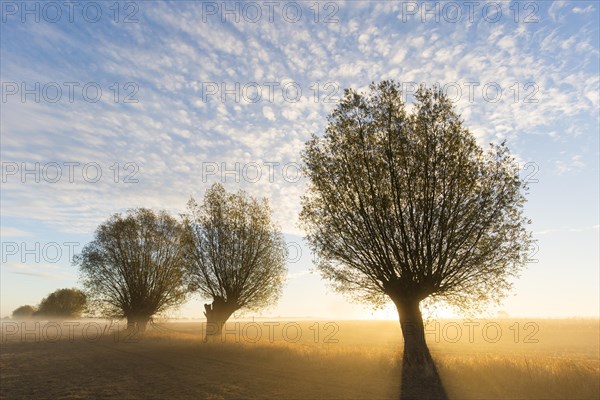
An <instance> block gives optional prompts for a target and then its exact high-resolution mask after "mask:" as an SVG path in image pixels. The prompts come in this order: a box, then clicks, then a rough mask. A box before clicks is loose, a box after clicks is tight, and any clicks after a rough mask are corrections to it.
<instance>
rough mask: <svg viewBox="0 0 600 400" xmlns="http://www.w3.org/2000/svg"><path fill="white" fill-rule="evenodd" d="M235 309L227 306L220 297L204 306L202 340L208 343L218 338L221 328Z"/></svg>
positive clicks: (230, 305) (232, 306)
mask: <svg viewBox="0 0 600 400" xmlns="http://www.w3.org/2000/svg"><path fill="white" fill-rule="evenodd" d="M236 309H237V308H236V307H235V306H234V305H232V304H228V303H227V302H226V301H225V300H224V299H223V298H222V297H216V298H215V299H214V300H213V302H212V304H205V305H204V310H205V311H204V315H205V316H206V336H205V338H204V340H205V341H209V340H214V339H217V338H219V337H220V336H221V332H222V331H223V326H224V325H225V323H226V322H227V320H228V319H229V317H231V314H233V313H234V311H235V310H236Z"/></svg>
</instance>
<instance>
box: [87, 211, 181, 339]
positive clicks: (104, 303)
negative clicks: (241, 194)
mask: <svg viewBox="0 0 600 400" xmlns="http://www.w3.org/2000/svg"><path fill="white" fill-rule="evenodd" d="M184 238H185V235H184V228H183V225H182V224H181V223H180V222H178V221H177V220H176V219H174V218H173V217H171V216H170V215H169V214H167V213H166V212H165V211H160V212H158V213H155V212H154V211H152V210H149V209H144V208H141V209H136V210H130V211H129V212H128V213H127V214H126V215H121V214H115V215H113V216H112V217H111V218H109V219H108V220H107V221H106V222H104V223H103V224H102V225H100V226H99V227H98V228H97V229H96V234H95V238H94V240H93V241H92V242H90V243H88V244H87V245H86V246H85V247H84V248H83V251H82V252H81V254H79V255H77V256H76V257H75V264H77V265H78V266H79V271H80V273H81V278H82V280H83V284H84V287H85V288H86V293H87V295H88V297H89V300H90V301H91V302H92V304H93V305H94V306H95V308H96V311H99V312H100V314H102V315H104V316H106V317H109V318H127V325H128V328H130V329H133V328H135V329H137V330H139V331H144V330H145V329H146V326H147V324H148V321H149V320H150V318H151V317H152V316H153V315H155V314H157V313H160V312H162V311H165V310H166V309H168V308H169V307H173V306H177V305H179V304H181V303H182V302H183V301H184V300H185V297H186V293H187V285H186V281H185V279H184V278H185V264H184V263H185V260H186V257H185V245H184V242H183V241H184Z"/></svg>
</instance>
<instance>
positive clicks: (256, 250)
mask: <svg viewBox="0 0 600 400" xmlns="http://www.w3.org/2000/svg"><path fill="white" fill-rule="evenodd" d="M188 210H189V212H188V214H187V216H186V219H187V226H188V233H189V235H190V240H189V241H188V243H189V244H190V248H189V250H188V255H189V256H190V262H189V265H190V269H189V272H190V274H189V276H190V282H191V286H192V288H193V289H194V290H196V291H197V292H198V293H199V294H200V295H201V296H202V297H203V298H208V299H211V300H212V303H211V304H205V305H204V308H205V312H204V314H205V315H206V320H207V330H206V338H207V339H208V338H209V337H211V336H212V337H215V336H216V335H220V334H221V331H222V328H223V325H224V324H225V322H226V321H227V320H228V319H229V317H230V316H231V315H232V314H233V313H234V312H235V311H237V310H240V309H247V310H258V309H261V308H263V307H265V306H268V305H270V304H273V303H274V302H275V301H276V300H277V299H278V298H279V295H280V293H281V288H282V286H283V282H284V280H285V275H286V272H287V268H286V265H285V259H286V254H287V247H286V244H285V241H284V239H283V235H282V234H281V232H280V230H279V228H278V227H277V226H276V225H275V224H274V223H273V222H272V221H271V209H270V207H269V204H268V202H267V200H266V199H262V200H260V201H259V200H257V199H255V198H253V197H251V196H249V195H248V194H247V193H245V192H244V191H239V192H238V193H235V194H233V193H227V192H226V191H225V188H224V187H223V186H222V185H221V184H214V185H213V186H212V187H211V188H210V189H209V190H208V191H207V192H206V194H205V197H204V202H203V204H201V205H199V204H197V203H196V202H195V201H194V199H191V200H190V202H189V203H188Z"/></svg>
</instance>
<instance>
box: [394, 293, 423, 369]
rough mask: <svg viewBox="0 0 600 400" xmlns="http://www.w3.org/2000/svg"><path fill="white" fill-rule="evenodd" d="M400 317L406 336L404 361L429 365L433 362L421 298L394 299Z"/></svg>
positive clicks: (403, 334) (404, 335)
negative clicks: (426, 334) (421, 307)
mask: <svg viewBox="0 0 600 400" xmlns="http://www.w3.org/2000/svg"><path fill="white" fill-rule="evenodd" d="M394 304H396V308H397V309H398V316H399V317H400V327H401V328H402V336H403V337H404V361H405V362H410V363H415V364H421V365H428V364H430V362H431V356H430V355H429V349H428V348H427V343H426V342H425V326H424V325H423V316H422V315H421V309H420V308H419V300H416V299H394Z"/></svg>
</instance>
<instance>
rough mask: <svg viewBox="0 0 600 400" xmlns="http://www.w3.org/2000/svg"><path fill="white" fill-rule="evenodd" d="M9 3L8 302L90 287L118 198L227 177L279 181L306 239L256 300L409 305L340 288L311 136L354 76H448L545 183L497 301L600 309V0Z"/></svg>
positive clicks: (491, 133)
mask: <svg viewBox="0 0 600 400" xmlns="http://www.w3.org/2000/svg"><path fill="white" fill-rule="evenodd" d="M0 4H1V11H2V21H1V25H0V36H1V37H0V81H1V84H2V86H1V96H2V99H1V102H0V107H1V109H0V129H1V151H0V156H1V163H2V182H1V185H2V189H1V195H0V200H1V204H0V208H1V223H0V225H1V242H2V260H1V261H2V264H1V268H0V278H1V283H0V290H1V296H0V300H1V304H0V316H2V317H4V316H8V315H10V313H11V312H12V310H14V309H15V308H17V307H18V306H20V305H23V304H32V305H35V304H38V303H39V302H40V300H41V299H42V298H43V297H44V296H46V295H47V294H49V293H50V292H52V291H54V290H56V289H58V288H63V287H78V286H80V283H79V281H78V274H77V269H76V268H75V267H74V266H72V265H71V258H72V256H73V255H74V254H77V253H78V252H79V251H81V249H82V247H83V246H84V245H85V244H86V243H88V242H89V241H91V240H92V239H93V234H94V230H95V229H96V227H97V226H98V225H99V224H101V223H102V222H103V221H105V220H106V219H107V218H108V217H109V216H110V215H112V214H113V213H116V212H124V211H126V210H128V209H130V208H136V207H150V208H154V209H166V210H168V211H169V212H171V213H172V214H173V215H177V214H179V213H182V212H184V211H185V207H186V203H187V201H188V200H189V198H190V197H194V198H196V199H197V200H200V199H202V197H203V195H204V191H205V190H206V189H207V188H208V187H210V185H212V184H213V183H215V182H222V183H223V184H224V185H225V187H226V188H227V189H228V190H230V191H237V190H238V189H240V188H241V189H244V190H246V191H247V192H249V193H250V194H251V195H253V196H257V197H263V196H264V197H267V198H268V199H269V201H270V203H271V206H272V208H273V218H274V220H275V221H276V222H277V223H278V224H279V225H280V226H281V229H282V231H283V232H284V234H285V238H286V241H287V243H288V248H289V253H290V254H289V256H288V260H287V265H288V270H289V275H288V279H287V283H286V286H285V288H284V290H283V295H282V297H281V299H280V301H279V302H278V303H277V304H276V305H275V306H273V307H270V308H268V309H266V310H263V311H262V312H258V313H253V314H251V315H252V316H263V317H292V318H302V317H307V318H325V319H327V318H335V319H362V318H397V314H395V312H394V310H393V309H392V308H391V307H389V306H388V307H387V308H385V309H383V310H376V311H374V310H372V309H371V308H370V307H369V306H368V305H364V304H361V303H360V302H358V303H357V302H350V301H348V299H347V298H346V297H343V296H342V295H339V294H337V293H335V292H333V290H332V289H331V288H330V287H329V286H328V284H327V282H325V281H323V280H322V279H321V277H320V276H319V274H318V272H316V271H315V267H314V263H313V259H314V257H313V255H312V254H311V253H310V251H309V249H308V247H307V245H306V242H305V241H304V240H303V236H304V232H303V231H302V230H301V229H300V227H299V225H298V213H299V211H300V197H301V196H302V194H303V193H304V190H305V187H306V179H305V178H304V177H302V176H299V174H298V167H299V165H300V161H301V160H300V153H301V151H302V149H303V147H304V143H305V142H306V141H307V140H308V139H309V138H310V136H311V134H322V133H323V132H324V130H325V127H326V125H327V115H328V114H329V113H330V112H331V111H332V110H333V109H334V107H335V105H336V102H337V101H338V99H339V98H340V96H341V95H342V94H343V90H344V89H345V88H349V87H351V88H354V89H357V90H365V89H366V88H367V87H368V85H369V83H371V82H373V81H375V82H377V81H380V80H382V79H394V80H396V81H397V82H400V83H401V84H402V87H403V88H404V90H405V94H406V101H407V102H409V103H410V101H411V99H412V96H411V93H413V92H414V88H415V87H416V86H417V85H418V84H426V85H434V84H438V85H439V86H440V88H442V90H444V91H445V92H446V93H447V94H448V96H450V97H451V98H452V100H453V102H454V105H455V108H456V110H457V112H458V113H460V114H461V116H462V118H463V120H464V123H465V126H467V127H468V128H469V129H470V130H471V131H472V132H473V134H474V135H475V136H476V137H477V140H478V143H480V144H481V145H482V146H487V144H488V143H490V142H496V143H497V142H501V141H503V140H506V142H507V145H508V147H509V148H510V149H511V151H512V153H513V154H514V155H515V156H516V157H517V158H518V160H519V166H517V168H520V174H521V176H522V177H524V179H526V180H527V181H528V182H529V186H530V190H529V194H528V203H527V205H526V208H525V213H526V215H527V216H528V217H529V218H531V220H532V221H533V223H532V225H531V229H532V231H533V233H534V237H535V239H536V240H537V242H536V244H537V245H536V246H535V248H532V249H531V256H530V259H531V260H530V262H529V263H528V264H527V266H526V268H525V269H524V271H523V273H522V275H521V277H520V278H519V279H518V280H516V281H515V285H514V290H513V292H512V293H511V294H510V295H509V296H508V297H507V298H506V300H505V301H504V302H503V303H502V304H501V305H500V306H498V307H495V308H491V309H489V310H488V313H489V315H495V314H494V313H495V312H497V311H499V310H501V311H504V312H506V313H508V314H509V315H511V316H518V317H571V316H583V317H592V316H596V317H598V315H599V313H600V310H599V307H600V306H599V304H600V297H599V286H600V277H599V261H600V260H599V244H598V243H599V230H598V228H599V211H598V210H599V178H600V177H599V159H600V157H599V122H600V115H599V109H600V108H599V98H600V87H599V86H600V83H599V75H600V70H599V43H598V40H599V39H598V38H599V37H600V35H599V32H598V29H599V25H600V24H599V19H600V18H599V13H600V11H599V9H600V6H599V5H598V3H597V2H583V1H577V2H564V1H554V2H551V1H518V2H517V1H511V2H485V1H481V0H480V1H478V2H470V1H458V2H455V1H450V2H443V3H442V2H412V1H399V2H379V1H371V2H367V1H347V2H315V1H309V2H286V1H283V2H280V1H272V2H263V1H258V2H235V1H234V2H229V3H224V2H221V1H219V2H202V3H201V2H193V1H177V2H162V1H130V2H114V1H96V2H93V1H92V2H79V3H68V2H67V3H64V2H11V1H2V2H1V3H0ZM202 303H203V300H202V299H199V298H197V297H192V298H191V299H190V300H189V301H188V302H187V303H186V304H185V305H184V306H182V307H181V308H180V309H179V310H174V311H171V312H170V313H169V315H170V316H174V317H192V318H198V317H202V310H203V307H202ZM441 313H442V315H441V316H444V315H451V314H449V313H447V312H446V314H444V313H445V311H441ZM458 316H460V315H458Z"/></svg>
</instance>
